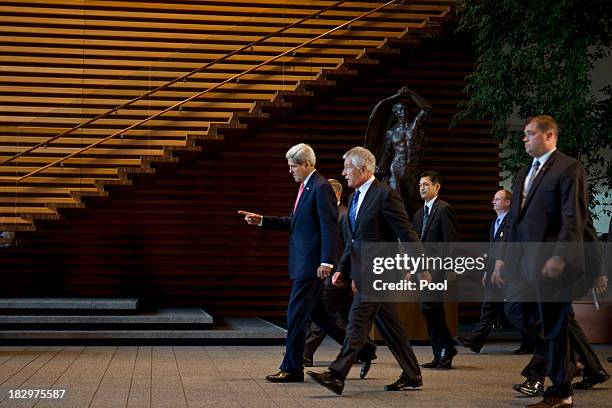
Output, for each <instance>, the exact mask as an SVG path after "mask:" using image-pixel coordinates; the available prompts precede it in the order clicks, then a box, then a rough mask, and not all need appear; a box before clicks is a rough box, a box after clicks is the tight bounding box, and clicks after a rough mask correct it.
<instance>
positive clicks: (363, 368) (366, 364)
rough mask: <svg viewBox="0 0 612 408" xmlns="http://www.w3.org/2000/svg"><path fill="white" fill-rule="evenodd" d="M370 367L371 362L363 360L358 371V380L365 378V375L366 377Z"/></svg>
mask: <svg viewBox="0 0 612 408" xmlns="http://www.w3.org/2000/svg"><path fill="white" fill-rule="evenodd" d="M370 367H372V360H365V359H364V360H363V363H362V364H361V370H359V378H361V379H362V380H363V379H364V378H366V375H368V372H369V371H370Z"/></svg>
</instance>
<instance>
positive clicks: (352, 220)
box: [349, 190, 359, 231]
mask: <svg viewBox="0 0 612 408" xmlns="http://www.w3.org/2000/svg"><path fill="white" fill-rule="evenodd" d="M358 203H359V190H355V194H353V202H352V204H351V211H350V212H349V221H350V223H351V230H352V231H355V222H357V204H358Z"/></svg>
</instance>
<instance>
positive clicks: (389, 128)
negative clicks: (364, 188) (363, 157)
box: [365, 86, 431, 216]
mask: <svg viewBox="0 0 612 408" xmlns="http://www.w3.org/2000/svg"><path fill="white" fill-rule="evenodd" d="M410 100H412V102H414V103H415V104H416V105H417V107H418V109H419V112H418V113H417V114H416V115H415V116H414V117H413V118H412V119H411V118H410V116H409V110H408V105H407V104H408V103H409V102H410ZM430 115H431V105H429V103H427V101H426V100H425V99H424V98H423V97H421V96H420V95H419V94H417V93H416V92H414V91H413V90H411V89H409V88H408V87H406V86H405V87H403V88H401V89H400V90H399V91H398V92H397V93H396V94H395V95H393V96H391V97H389V98H386V99H383V100H382V101H380V102H378V103H377V104H376V106H375V107H374V110H372V113H371V114H370V120H369V122H368V128H367V130H366V140H365V146H366V147H367V148H368V149H370V151H372V152H373V153H374V156H376V163H378V165H377V166H376V177H377V178H378V179H379V180H381V181H383V182H385V183H388V184H389V185H390V186H391V187H392V188H393V189H394V190H396V191H397V192H398V193H399V194H400V196H401V197H402V199H403V200H404V204H405V206H406V209H407V210H408V213H409V214H410V215H411V216H412V215H413V213H414V212H415V210H416V209H415V205H414V203H415V200H418V194H417V193H418V183H419V175H420V173H421V162H422V159H423V153H424V151H425V139H426V133H425V128H426V127H427V122H428V121H429V118H430Z"/></svg>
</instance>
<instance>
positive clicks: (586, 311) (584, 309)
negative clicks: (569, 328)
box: [574, 301, 612, 343]
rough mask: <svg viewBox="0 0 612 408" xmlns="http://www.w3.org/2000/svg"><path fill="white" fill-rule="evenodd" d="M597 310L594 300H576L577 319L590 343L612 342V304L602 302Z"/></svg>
mask: <svg viewBox="0 0 612 408" xmlns="http://www.w3.org/2000/svg"><path fill="white" fill-rule="evenodd" d="M599 306H600V309H599V310H595V306H594V305H593V302H592V301H577V302H574V313H575V314H576V320H578V323H580V326H581V327H582V330H584V334H585V335H586V337H587V339H588V340H589V343H611V342H612V304H610V303H601V304H600V305H599Z"/></svg>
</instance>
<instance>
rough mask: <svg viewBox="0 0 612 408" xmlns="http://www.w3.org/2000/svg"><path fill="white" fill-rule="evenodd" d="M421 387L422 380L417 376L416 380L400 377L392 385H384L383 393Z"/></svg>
mask: <svg viewBox="0 0 612 408" xmlns="http://www.w3.org/2000/svg"><path fill="white" fill-rule="evenodd" d="M422 386H423V379H422V378H421V377H420V376H419V377H417V378H414V379H412V378H408V376H404V375H403V374H402V376H401V377H400V378H399V379H398V380H397V381H396V382H394V383H393V384H388V385H385V391H400V390H403V389H404V388H419V387H422Z"/></svg>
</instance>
